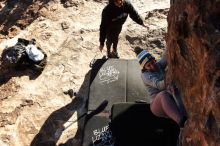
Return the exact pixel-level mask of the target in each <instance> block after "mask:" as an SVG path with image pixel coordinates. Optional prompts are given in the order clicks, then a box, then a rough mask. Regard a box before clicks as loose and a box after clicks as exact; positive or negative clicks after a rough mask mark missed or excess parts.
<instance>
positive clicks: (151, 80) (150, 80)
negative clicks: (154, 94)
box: [141, 73, 165, 90]
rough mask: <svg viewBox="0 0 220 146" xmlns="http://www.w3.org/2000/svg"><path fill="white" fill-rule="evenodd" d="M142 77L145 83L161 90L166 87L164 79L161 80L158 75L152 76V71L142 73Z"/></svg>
mask: <svg viewBox="0 0 220 146" xmlns="http://www.w3.org/2000/svg"><path fill="white" fill-rule="evenodd" d="M141 78H142V80H143V82H144V84H145V85H149V86H151V87H154V88H157V89H159V90H163V89H165V83H164V80H159V79H157V78H156V77H153V76H151V74H150V73H142V74H141Z"/></svg>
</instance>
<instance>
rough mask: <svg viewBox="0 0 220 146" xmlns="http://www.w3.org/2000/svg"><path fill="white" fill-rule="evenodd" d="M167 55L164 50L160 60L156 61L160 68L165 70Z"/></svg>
mask: <svg viewBox="0 0 220 146" xmlns="http://www.w3.org/2000/svg"><path fill="white" fill-rule="evenodd" d="M166 55H167V53H166V50H165V51H164V52H163V54H162V57H161V59H160V60H159V61H158V63H159V64H160V66H161V67H162V68H163V69H164V70H165V68H166V66H167V56H166Z"/></svg>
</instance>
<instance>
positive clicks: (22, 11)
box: [0, 0, 50, 35]
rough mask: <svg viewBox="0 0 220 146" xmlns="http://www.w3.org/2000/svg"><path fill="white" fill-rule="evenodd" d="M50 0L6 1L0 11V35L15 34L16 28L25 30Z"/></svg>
mask: <svg viewBox="0 0 220 146" xmlns="http://www.w3.org/2000/svg"><path fill="white" fill-rule="evenodd" d="M49 1H50V0H37V1H33V0H26V1H17V0H6V2H5V6H4V7H3V8H2V9H1V11H0V18H1V20H0V25H1V26H2V29H1V31H0V34H2V35H9V33H11V32H12V33H13V32H16V28H13V26H17V27H19V28H21V29H24V28H26V27H27V26H28V25H30V24H31V23H32V22H33V21H34V20H35V19H37V18H38V17H39V10H40V9H41V8H43V7H44V6H45V4H47V3H48V2H49Z"/></svg>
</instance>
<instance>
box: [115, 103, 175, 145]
mask: <svg viewBox="0 0 220 146" xmlns="http://www.w3.org/2000/svg"><path fill="white" fill-rule="evenodd" d="M111 130H112V133H113V136H114V138H115V146H162V145H163V146H176V143H177V138H178V135H179V126H178V125H177V124H176V123H175V122H174V121H173V120H171V119H167V118H159V117H156V116H154V115H153V114H152V113H151V111H150V105H149V104H145V103H118V104H114V105H113V106H112V110H111Z"/></svg>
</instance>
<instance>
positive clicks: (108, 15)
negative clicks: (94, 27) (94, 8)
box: [99, 0, 143, 45]
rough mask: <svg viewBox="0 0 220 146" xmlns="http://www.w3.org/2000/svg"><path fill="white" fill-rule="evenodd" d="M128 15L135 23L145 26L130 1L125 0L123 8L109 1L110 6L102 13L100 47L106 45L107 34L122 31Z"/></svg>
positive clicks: (111, 0)
mask: <svg viewBox="0 0 220 146" xmlns="http://www.w3.org/2000/svg"><path fill="white" fill-rule="evenodd" d="M128 15H129V17H130V18H131V19H132V20H133V21H135V22H136V23H138V24H140V25H143V20H142V19H141V17H140V16H139V15H138V13H137V11H136V10H135V9H134V7H133V6H132V4H131V3H130V2H129V1H127V0H125V1H124V4H123V6H122V7H117V6H115V4H114V2H113V0H110V1H109V4H108V5H107V6H106V7H105V8H104V9H103V11H102V20H101V25H100V38H99V41H100V45H104V42H105V39H106V34H107V32H112V31H115V30H121V28H122V25H123V24H124V23H125V21H126V19H127V17H128Z"/></svg>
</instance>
